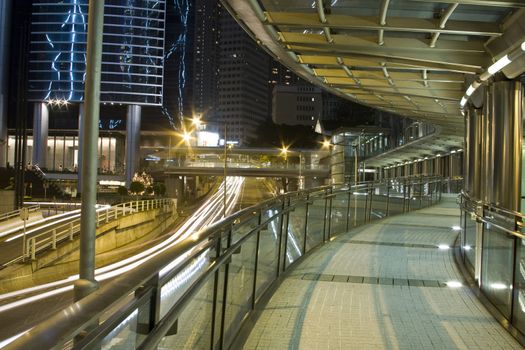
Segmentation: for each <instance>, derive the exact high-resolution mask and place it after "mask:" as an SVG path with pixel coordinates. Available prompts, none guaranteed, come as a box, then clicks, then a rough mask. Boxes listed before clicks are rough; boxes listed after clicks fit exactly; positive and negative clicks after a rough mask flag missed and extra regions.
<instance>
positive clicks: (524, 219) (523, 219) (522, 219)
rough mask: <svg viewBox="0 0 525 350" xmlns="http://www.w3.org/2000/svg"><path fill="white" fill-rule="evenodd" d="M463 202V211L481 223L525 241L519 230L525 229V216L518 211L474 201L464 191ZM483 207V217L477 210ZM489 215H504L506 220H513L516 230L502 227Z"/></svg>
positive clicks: (524, 235)
mask: <svg viewBox="0 0 525 350" xmlns="http://www.w3.org/2000/svg"><path fill="white" fill-rule="evenodd" d="M460 196H461V198H462V201H461V206H460V208H461V210H463V211H465V212H468V213H470V214H473V215H474V216H475V217H476V219H477V220H479V222H483V223H487V224H490V225H492V226H494V227H496V228H498V229H499V230H501V231H504V232H506V233H508V234H510V235H512V236H515V237H518V238H520V239H525V234H524V233H522V232H520V231H519V230H518V229H519V228H522V227H525V214H522V213H519V212H517V211H514V210H511V209H507V208H502V207H500V206H498V205H495V204H493V203H487V202H484V201H482V200H479V199H473V198H472V197H471V196H470V195H469V194H468V193H466V192H464V191H462V192H461V194H460ZM479 207H481V209H482V210H481V211H480V212H481V215H480V214H479V212H478V211H477V210H476V208H479ZM487 213H493V214H496V215H500V216H501V214H504V215H505V216H504V217H505V219H508V220H513V224H514V228H515V229H514V230H513V229H510V228H508V227H504V226H501V225H500V224H499V223H497V222H496V221H494V220H493V219H494V218H493V217H490V216H488V215H486V214H487Z"/></svg>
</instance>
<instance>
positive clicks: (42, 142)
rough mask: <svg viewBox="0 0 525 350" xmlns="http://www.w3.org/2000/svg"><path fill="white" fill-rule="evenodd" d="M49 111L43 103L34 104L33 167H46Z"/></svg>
mask: <svg viewBox="0 0 525 350" xmlns="http://www.w3.org/2000/svg"><path fill="white" fill-rule="evenodd" d="M48 131H49V111H48V109H47V105H46V104H45V103H35V104H34V109H33V162H32V164H33V165H38V166H39V167H40V168H45V167H46V155H47V135H48Z"/></svg>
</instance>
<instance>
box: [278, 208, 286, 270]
mask: <svg viewBox="0 0 525 350" xmlns="http://www.w3.org/2000/svg"><path fill="white" fill-rule="evenodd" d="M285 208H286V199H283V204H282V206H281V216H280V219H279V240H278V243H277V244H278V247H277V272H276V277H277V276H279V274H280V271H281V254H282V242H283V224H284V209H285ZM283 261H284V258H283Z"/></svg>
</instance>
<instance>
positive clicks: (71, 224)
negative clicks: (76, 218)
mask: <svg viewBox="0 0 525 350" xmlns="http://www.w3.org/2000/svg"><path fill="white" fill-rule="evenodd" d="M69 240H70V241H72V240H73V221H71V222H70V223H69Z"/></svg>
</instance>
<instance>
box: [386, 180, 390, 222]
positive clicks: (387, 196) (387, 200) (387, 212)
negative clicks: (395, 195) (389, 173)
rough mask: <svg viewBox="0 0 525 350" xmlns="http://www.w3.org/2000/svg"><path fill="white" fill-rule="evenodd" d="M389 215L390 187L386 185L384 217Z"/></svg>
mask: <svg viewBox="0 0 525 350" xmlns="http://www.w3.org/2000/svg"><path fill="white" fill-rule="evenodd" d="M389 214H390V185H389V184H388V182H387V184H386V216H388V215H389Z"/></svg>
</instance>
